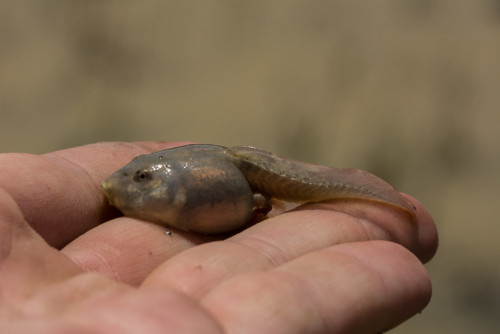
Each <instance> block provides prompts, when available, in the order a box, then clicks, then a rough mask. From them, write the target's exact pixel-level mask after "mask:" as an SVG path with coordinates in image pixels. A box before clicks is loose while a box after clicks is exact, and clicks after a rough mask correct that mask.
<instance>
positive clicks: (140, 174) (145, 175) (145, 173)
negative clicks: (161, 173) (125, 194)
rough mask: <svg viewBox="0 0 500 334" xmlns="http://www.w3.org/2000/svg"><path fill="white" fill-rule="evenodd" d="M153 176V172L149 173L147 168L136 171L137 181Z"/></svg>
mask: <svg viewBox="0 0 500 334" xmlns="http://www.w3.org/2000/svg"><path fill="white" fill-rule="evenodd" d="M150 177H151V173H149V172H148V171H147V170H138V171H137V172H135V178H134V179H135V180H136V181H144V180H147V179H149V178H150Z"/></svg>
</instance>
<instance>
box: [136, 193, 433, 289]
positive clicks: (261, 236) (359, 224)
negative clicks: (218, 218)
mask: <svg viewBox="0 0 500 334" xmlns="http://www.w3.org/2000/svg"><path fill="white" fill-rule="evenodd" d="M349 204H351V206H349ZM414 204H415V205H416V206H418V210H417V218H416V221H412V220H409V219H408V217H405V216H404V215H401V214H400V212H397V211H396V212H392V211H390V210H389V211H386V210H382V209H381V208H379V207H378V206H370V204H366V203H358V202H356V203H348V202H346V201H342V202H332V203H328V204H326V203H316V204H309V205H307V206H305V207H303V208H301V209H300V210H295V211H291V212H287V213H285V214H282V215H278V216H275V217H273V218H270V219H267V220H265V221H263V222H261V223H259V224H257V225H254V226H252V227H251V228H248V229H246V230H244V231H242V232H241V233H239V234H237V235H235V236H233V237H231V238H229V239H228V240H226V241H220V242H212V243H208V244H204V245H200V246H197V247H194V248H191V249H188V250H186V251H184V252H182V253H180V254H178V255H176V256H174V257H172V258H171V259H169V260H168V261H166V262H165V263H163V264H162V265H161V266H160V267H158V268H157V269H156V270H155V271H154V272H153V273H152V274H151V275H150V276H149V277H147V278H146V280H145V281H144V283H143V284H145V285H149V284H152V285H158V284H162V285H164V286H169V287H174V288H176V289H180V290H182V291H184V292H186V293H188V294H191V295H193V296H202V295H204V294H205V293H206V292H207V291H209V290H211V289H212V288H213V287H214V286H216V285H218V284H219V283H221V282H223V281H225V280H226V279H228V278H230V277H232V276H235V275H238V274H242V273H247V272H252V271H262V270H268V269H270V268H273V267H276V266H279V265H282V264H284V263H286V262H287V261H290V260H293V259H294V258H297V257H299V256H302V255H304V254H306V253H308V252H312V251H316V250H319V249H321V248H324V247H328V246H331V245H337V244H342V243H348V242H357V241H367V240H388V241H393V242H397V243H400V244H402V245H404V246H405V247H407V248H409V249H411V250H412V251H413V252H415V253H416V254H419V255H420V254H425V255H426V256H427V255H428V254H433V253H434V252H435V250H436V244H435V243H432V242H428V241H427V240H436V239H437V237H436V236H435V235H431V236H424V235H425V234H435V229H432V228H424V227H420V226H428V225H433V224H434V223H433V221H432V218H431V217H430V216H429V214H428V213H427V211H426V210H425V208H423V206H421V205H420V204H419V203H418V202H416V201H415V202H414ZM359 205H367V207H365V208H364V209H363V210H361V208H360V207H359ZM337 210H340V211H337ZM348 210H349V211H351V212H352V214H347V213H346V212H341V211H348ZM370 210H371V211H370ZM355 213H356V214H358V216H355V215H354V214H355ZM422 241H424V242H422ZM179 277H182V279H179Z"/></svg>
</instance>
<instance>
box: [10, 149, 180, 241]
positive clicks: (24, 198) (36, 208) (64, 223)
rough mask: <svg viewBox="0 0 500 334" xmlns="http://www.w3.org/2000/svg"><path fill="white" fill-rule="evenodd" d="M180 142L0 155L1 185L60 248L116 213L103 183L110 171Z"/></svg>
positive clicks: (34, 223)
mask: <svg viewBox="0 0 500 334" xmlns="http://www.w3.org/2000/svg"><path fill="white" fill-rule="evenodd" d="M177 145H179V143H177V144H175V143H164V142H137V143H99V144H92V145H86V146H81V147H75V148H71V149H66V150H61V151H56V152H52V153H48V154H44V155H33V154H22V153H6V154H0V164H1V165H2V168H3V171H2V173H0V187H3V188H4V189H5V190H7V192H9V193H10V194H11V196H12V197H13V198H14V200H15V201H16V202H17V203H18V205H19V207H20V208H21V211H22V212H23V215H24V216H25V218H26V219H27V221H28V222H29V223H30V224H31V226H33V228H34V229H35V230H36V231H37V232H39V233H40V234H41V235H42V236H43V237H44V238H45V239H46V240H47V241H48V242H49V244H51V245H53V246H56V247H61V246H63V245H65V244H67V243H68V242H69V241H70V240H73V239H74V238H75V237H77V236H78V235H80V234H82V233H83V232H85V231H87V230H89V229H90V228H92V227H94V226H96V225H97V224H99V223H101V222H103V221H105V220H107V219H108V218H109V217H110V215H111V214H112V212H111V211H110V207H109V206H108V205H107V201H106V200H105V197H104V194H103V192H102V190H101V188H100V183H101V181H102V180H103V179H104V178H105V177H106V176H108V175H110V174H111V173H112V172H114V171H116V170H117V169H119V168H121V167H122V166H123V165H124V164H126V163H127V162H129V161H130V160H131V159H132V158H133V157H135V156H137V155H139V154H145V153H150V152H154V151H158V150H161V149H166V148H169V147H173V146H177ZM114 213H115V214H116V211H114Z"/></svg>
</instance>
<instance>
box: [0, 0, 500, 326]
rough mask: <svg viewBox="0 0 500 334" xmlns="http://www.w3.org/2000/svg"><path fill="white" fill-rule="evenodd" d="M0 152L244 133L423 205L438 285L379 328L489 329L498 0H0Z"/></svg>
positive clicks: (498, 123)
mask: <svg viewBox="0 0 500 334" xmlns="http://www.w3.org/2000/svg"><path fill="white" fill-rule="evenodd" d="M0 116H1V118H0V152H13V151H21V152H32V153H43V152H47V151H51V150H55V149H60V148H65V147H69V146H73V145H81V144H86V143H91V142H96V141H102V140H149V139H154V140H191V141H199V142H204V143H214V144H223V145H236V144H251V145H254V146H258V147H262V148H265V149H268V150H272V151H275V152H277V153H279V154H282V155H287V156H291V157H294V158H297V159H302V160H307V161H313V162H317V163H322V164H328V165H333V166H339V167H340V166H342V167H358V168H363V169H367V170H370V171H372V172H374V173H376V174H378V175H380V176H382V177H384V178H386V179H387V180H389V181H390V182H392V183H393V184H394V185H396V187H397V188H398V189H400V190H402V191H404V192H407V193H410V194H412V195H414V196H416V197H417V198H419V199H420V200H421V201H422V202H423V203H424V204H425V205H426V206H427V207H428V208H429V210H430V211H431V212H432V214H433V216H434V218H435V220H436V223H437V225H438V228H439V232H440V249H439V251H438V254H437V256H436V257H435V258H434V259H433V261H431V262H430V263H429V264H428V265H427V267H428V270H429V272H430V274H431V277H432V280H433V288H434V296H433V298H432V301H431V303H430V305H429V306H428V307H427V308H426V309H425V310H424V312H423V313H422V314H420V315H418V316H416V317H414V318H413V319H411V320H410V321H408V322H406V323H405V324H403V325H401V326H400V327H398V328H397V329H395V330H393V331H391V333H443V332H444V331H448V332H450V333H451V332H453V333H493V332H495V331H496V330H498V328H499V326H500V316H499V315H500V264H499V256H500V242H499V235H500V219H499V218H498V216H499V214H498V211H497V209H498V207H497V205H499V204H500V203H499V199H500V196H499V188H500V177H499V176H498V172H499V171H500V168H499V167H500V154H499V153H500V152H499V151H500V130H499V128H500V1H499V0H469V1H466V0H435V1H430V0H418V1H417V0H414V1H398V0H392V1H391V0H387V1H362V0H356V1H315V0H312V1H295V0H294V1H291V0H290V1H285V0H283V1H230V0H226V1H222V0H221V1H210V2H209V1H201V0H200V1H153V0H151V1H17V2H14V1H4V2H1V3H0Z"/></svg>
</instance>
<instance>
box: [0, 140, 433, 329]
mask: <svg viewBox="0 0 500 334" xmlns="http://www.w3.org/2000/svg"><path fill="white" fill-rule="evenodd" d="M176 145H178V144H174V143H156V142H141V143H101V144H93V145H87V146H82V147H76V148H72V149H67V150H63V151H58V152H53V153H49V154H46V155H42V156H37V155H30V154H13V153H11V154H2V155H0V165H1V166H2V173H0V332H1V333H51V334H52V333H165V332H172V333H376V332H382V331H384V330H388V329H390V328H392V327H394V326H396V325H397V324H399V323H401V322H402V321H404V320H406V319H407V318H409V317H411V316H412V315H414V314H416V313H417V312H420V311H421V310H422V309H423V308H424V307H425V306H426V304H427V303H428V301H429V299H430V295H431V285H430V280H429V278H428V275H427V273H426V270H425V268H424V267H423V265H422V263H423V262H426V261H428V260H429V259H430V258H431V257H432V256H433V255H434V252H435V251H436V247H437V232H436V229H435V226H434V223H433V221H432V218H431V217H430V216H429V214H428V213H427V211H426V210H425V208H424V207H423V206H422V205H420V203H419V202H418V201H416V200H415V199H412V198H410V197H408V198H409V199H410V200H411V201H412V203H413V204H415V206H416V207H417V221H416V222H413V221H411V220H409V219H408V217H405V216H404V215H402V214H401V212H396V211H394V210H391V209H390V208H385V207H382V206H377V205H375V204H373V203H368V202H366V203H365V202H356V201H332V202H330V203H316V204H307V205H304V206H302V207H300V208H298V209H296V210H294V211H291V212H287V213H284V214H281V215H278V216H275V217H273V218H270V219H267V220H265V221H263V222H261V223H258V224H256V225H253V226H251V227H249V228H248V229H245V230H243V231H240V232H239V233H236V234H234V235H230V236H225V237H224V238H222V237H221V238H218V239H214V238H210V239H208V238H207V237H204V236H201V235H196V234H192V233H186V232H182V231H177V230H174V229H172V235H169V234H167V233H166V229H165V228H164V227H161V226H158V225H155V224H151V223H147V222H143V221H140V220H136V219H132V218H127V217H119V215H118V213H117V212H116V211H115V210H114V209H113V208H111V207H109V206H108V205H107V203H106V199H105V197H104V195H103V193H102V191H101V189H100V182H101V181H102V179H104V178H105V177H106V176H108V175H109V174H111V173H112V172H113V171H115V170H117V169H118V168H120V167H121V166H123V165H124V164H125V163H126V162H128V161H129V160H130V159H131V158H133V157H134V156H136V155H139V154H145V153H150V152H153V151H157V150H160V149H165V148H168V147H172V146H176Z"/></svg>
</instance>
